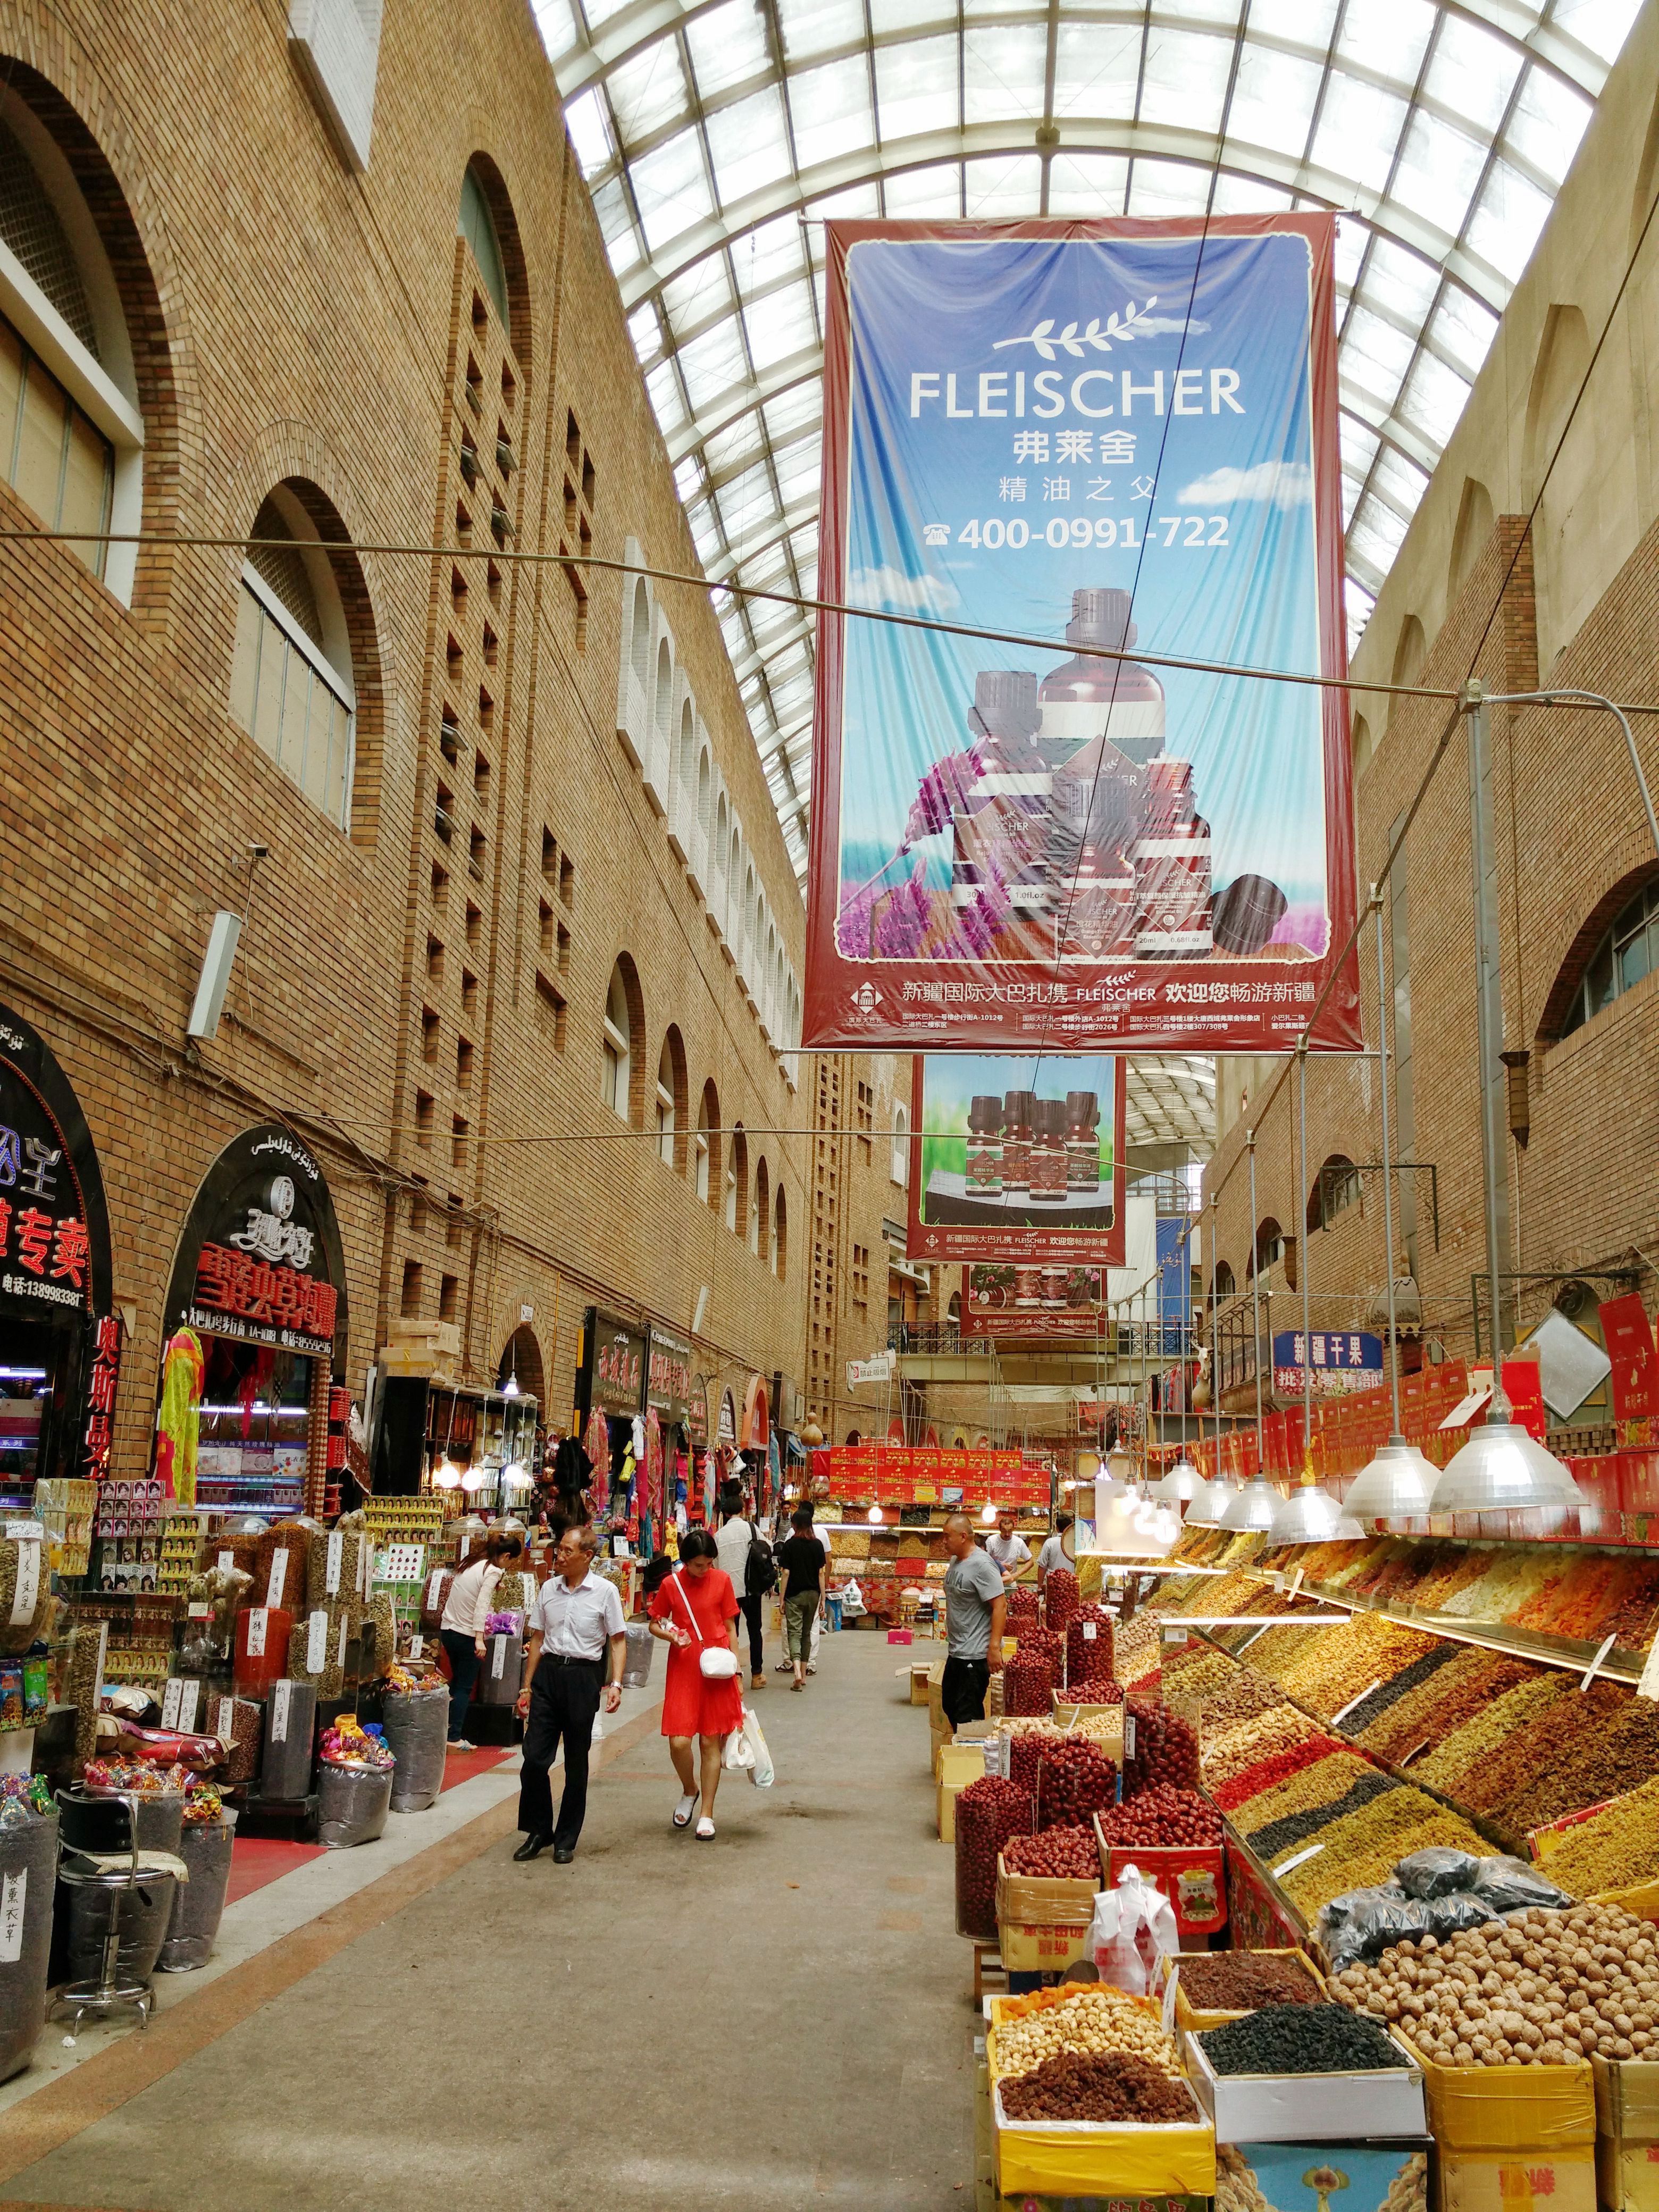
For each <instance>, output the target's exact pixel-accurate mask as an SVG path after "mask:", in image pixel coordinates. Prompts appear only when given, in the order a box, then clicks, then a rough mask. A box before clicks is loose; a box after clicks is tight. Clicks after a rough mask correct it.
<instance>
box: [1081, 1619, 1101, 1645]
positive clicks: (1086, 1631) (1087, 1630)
mask: <svg viewBox="0 0 1659 2212" xmlns="http://www.w3.org/2000/svg"><path fill="white" fill-rule="evenodd" d="M1099 1634H1100V1623H1099V1622H1098V1621H1097V1620H1085V1622H1084V1623H1083V1640H1084V1642H1085V1644H1092V1643H1093V1642H1094V1641H1095V1639H1096V1638H1097V1637H1098V1636H1099Z"/></svg>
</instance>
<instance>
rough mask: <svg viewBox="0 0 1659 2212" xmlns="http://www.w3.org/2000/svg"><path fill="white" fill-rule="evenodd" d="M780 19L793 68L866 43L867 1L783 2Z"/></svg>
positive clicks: (786, 48) (807, 0) (808, 0)
mask: <svg viewBox="0 0 1659 2212" xmlns="http://www.w3.org/2000/svg"><path fill="white" fill-rule="evenodd" d="M778 18H779V21H781V24H782V26H783V46H784V52H785V53H786V54H787V57H788V59H789V63H790V65H791V66H792V67H795V66H798V65H799V64H800V63H802V62H805V61H812V60H816V59H817V58H818V57H820V56H821V55H823V54H832V53H839V52H842V50H843V49H844V48H847V47H849V46H861V45H862V44H863V41H864V7H863V0H779V6H778Z"/></svg>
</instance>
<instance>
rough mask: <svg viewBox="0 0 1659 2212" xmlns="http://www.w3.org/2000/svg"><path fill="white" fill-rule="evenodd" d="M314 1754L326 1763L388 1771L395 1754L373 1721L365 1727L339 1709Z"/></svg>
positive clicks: (327, 1764)
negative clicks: (335, 1718)
mask: <svg viewBox="0 0 1659 2212" xmlns="http://www.w3.org/2000/svg"><path fill="white" fill-rule="evenodd" d="M317 1755H318V1757H319V1759H321V1760H322V1761H323V1764H324V1765H325V1766H363V1767H373V1768H377V1769H378V1768H385V1769H386V1771H388V1772H390V1771H391V1768H392V1763H393V1759H394V1756H395V1754H394V1753H392V1750H391V1749H390V1748H389V1747H388V1746H387V1744H386V1740H385V1737H384V1735H383V1734H382V1732H381V1730H380V1727H379V1726H378V1725H377V1724H376V1723H373V1722H371V1723H370V1724H369V1726H368V1727H367V1728H365V1727H364V1726H363V1724H362V1722H361V1721H360V1720H358V1719H357V1718H356V1716H355V1715H353V1714H351V1713H342V1714H341V1715H340V1717H339V1718H338V1720H337V1721H336V1722H335V1723H334V1725H333V1727H332V1728H327V1729H324V1730H323V1740H322V1742H321V1743H320V1744H319V1746H318V1753H317Z"/></svg>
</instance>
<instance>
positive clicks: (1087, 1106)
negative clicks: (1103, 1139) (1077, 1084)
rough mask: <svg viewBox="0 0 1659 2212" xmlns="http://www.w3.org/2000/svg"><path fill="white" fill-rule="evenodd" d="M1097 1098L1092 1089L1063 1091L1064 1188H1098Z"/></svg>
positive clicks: (1098, 1102)
mask: <svg viewBox="0 0 1659 2212" xmlns="http://www.w3.org/2000/svg"><path fill="white" fill-rule="evenodd" d="M1099 1129H1100V1101H1099V1099H1098V1098H1097V1097H1096V1096H1095V1094H1094V1092H1093V1091H1067V1092H1066V1188H1067V1189H1068V1190H1082V1191H1088V1192H1090V1193H1091V1194H1092V1193H1093V1192H1095V1191H1097V1190H1098V1189H1099V1188H1100V1136H1099Z"/></svg>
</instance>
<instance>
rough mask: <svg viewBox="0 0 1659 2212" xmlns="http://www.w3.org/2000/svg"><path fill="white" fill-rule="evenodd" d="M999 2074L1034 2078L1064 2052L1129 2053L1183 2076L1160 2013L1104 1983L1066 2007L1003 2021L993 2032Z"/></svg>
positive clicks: (1079, 1992) (1050, 2007) (1087, 1989)
mask: <svg viewBox="0 0 1659 2212" xmlns="http://www.w3.org/2000/svg"><path fill="white" fill-rule="evenodd" d="M992 2035H993V2042H994V2057H995V2060H996V2066H997V2071H998V2073H999V2075H1009V2074H1029V2073H1030V2070H1031V2069H1032V2068H1033V2067H1035V2066H1040V2065H1041V2064H1042V2062H1043V2060H1044V2059H1045V2058H1057V2057H1059V2056H1060V2053H1061V2052H1062V2051H1096V2052H1098V2051H1125V2052H1127V2053H1128V2054H1129V2055H1130V2056H1132V2057H1136V2058H1144V2059H1146V2061H1147V2063H1148V2064H1150V2065H1152V2066H1156V2067H1157V2068H1158V2069H1159V2070H1160V2071H1161V2072H1163V2073H1164V2074H1167V2075H1170V2078H1171V2079H1172V2080H1173V2079H1174V2078H1176V2076H1178V2075H1179V2074H1180V2072H1181V2062H1180V2060H1179V2058H1178V2057H1176V2047H1175V2045H1174V2044H1173V2043H1171V2042H1170V2039H1169V2037H1168V2036H1167V2035H1165V2034H1164V2030H1163V2027H1162V2026H1161V2024H1160V2021H1159V2015H1158V2012H1157V2011H1156V2010H1155V2009H1151V2008H1148V2007H1146V2005H1143V2004H1138V2003H1137V2002H1136V2001H1135V2000H1134V1998H1133V1997H1131V1996H1126V1995H1125V1993H1124V1992H1123V1991H1122V1990H1115V1989H1112V1988H1111V1987H1110V1986H1109V1984H1104V1983H1095V1984H1089V1985H1087V1986H1086V1987H1084V1988H1079V1990H1076V1991H1075V1992H1074V1993H1073V1995H1072V1996H1068V1997H1066V1999H1065V2000H1064V2001H1063V2002H1061V2003H1060V2004H1056V2005H1045V2006H1043V2007H1042V2008H1041V2009H1040V2010H1037V2011H1035V2012H1029V2013H1024V2014H1022V2015H1020V2017H1019V2018H1018V2019H1017V2020H1005V2021H998V2022H997V2024H996V2027H994V2030H993V2031H992Z"/></svg>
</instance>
